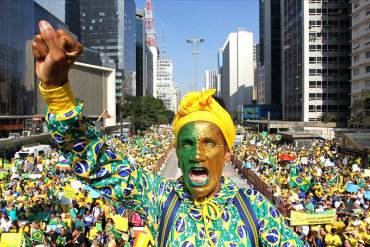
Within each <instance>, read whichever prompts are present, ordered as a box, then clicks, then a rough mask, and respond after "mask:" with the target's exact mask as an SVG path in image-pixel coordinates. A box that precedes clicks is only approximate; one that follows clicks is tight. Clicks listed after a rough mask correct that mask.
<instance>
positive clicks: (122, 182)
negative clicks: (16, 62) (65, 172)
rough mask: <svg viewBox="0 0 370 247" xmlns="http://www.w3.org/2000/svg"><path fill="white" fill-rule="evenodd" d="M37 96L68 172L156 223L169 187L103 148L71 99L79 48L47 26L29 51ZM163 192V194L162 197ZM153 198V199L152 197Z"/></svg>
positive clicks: (101, 140) (43, 24)
mask: <svg viewBox="0 0 370 247" xmlns="http://www.w3.org/2000/svg"><path fill="white" fill-rule="evenodd" d="M32 48H33V54H34V56H35V58H36V73H37V75H38V77H39V78H40V80H41V83H40V92H41V94H42V95H43V97H44V99H45V101H46V103H47V105H48V112H47V114H46V117H45V118H46V121H47V123H48V128H49V131H50V132H51V136H52V138H53V139H54V141H55V142H56V143H57V145H58V148H59V149H60V150H61V152H63V154H64V156H65V157H66V159H67V160H68V161H69V162H70V165H71V168H72V171H73V172H74V174H76V176H77V177H78V178H79V179H80V180H82V181H83V182H84V183H86V184H89V185H90V186H92V187H93V188H95V189H98V190H100V191H101V192H102V193H103V194H105V195H107V196H109V197H111V198H113V199H116V200H119V201H120V202H122V203H123V204H125V205H126V207H128V208H131V209H134V210H136V211H138V212H139V213H141V214H142V215H144V216H147V217H148V218H149V221H150V218H153V219H154V218H155V217H154V215H155V214H158V209H159V208H160V206H159V205H160V203H161V202H162V201H163V200H164V199H163V198H162V197H163V196H164V195H163V194H164V190H160V187H163V186H165V185H167V181H166V180H164V179H162V178H160V177H159V176H156V175H154V174H151V173H146V172H144V171H143V170H142V169H140V168H136V167H133V166H132V165H130V163H129V162H128V160H127V159H125V158H123V157H120V156H119V155H118V154H116V153H115V152H114V150H112V149H111V148H109V147H108V145H107V144H106V140H105V137H104V135H103V134H102V133H101V132H100V131H99V130H98V129H96V128H95V127H94V126H93V124H92V123H91V122H90V121H88V120H87V119H85V118H84V117H83V115H82V110H83V104H82V102H81V101H79V100H76V99H75V97H74V96H73V93H72V90H71V87H70V83H69V81H68V71H69V70H70V68H71V66H72V65H73V63H74V61H75V60H76V58H77V56H78V55H79V54H81V52H82V46H81V44H80V43H78V42H77V41H76V40H74V39H73V38H72V37H71V36H70V35H68V34H67V33H66V32H64V31H62V30H57V31H55V30H54V29H53V28H52V27H51V26H50V24H49V23H48V22H46V21H41V22H40V34H38V35H36V36H35V39H34V43H33V45H32ZM160 191H162V194H161V193H160ZM154 195H155V196H154Z"/></svg>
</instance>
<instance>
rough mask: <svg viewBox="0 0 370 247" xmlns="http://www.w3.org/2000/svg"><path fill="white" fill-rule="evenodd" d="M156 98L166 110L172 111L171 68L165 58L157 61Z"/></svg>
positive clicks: (169, 61) (167, 59)
mask: <svg viewBox="0 0 370 247" xmlns="http://www.w3.org/2000/svg"><path fill="white" fill-rule="evenodd" d="M157 80H158V83H157V98H158V99H161V100H162V101H163V103H164V105H165V107H166V108H167V109H168V110H172V107H173V104H172V97H173V91H174V85H173V66H172V61H171V59H169V58H166V57H160V58H158V60H157Z"/></svg>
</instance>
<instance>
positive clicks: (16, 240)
mask: <svg viewBox="0 0 370 247" xmlns="http://www.w3.org/2000/svg"><path fill="white" fill-rule="evenodd" d="M21 245H22V235H21V234H19V233H2V234H1V241H0V247H19V246H21Z"/></svg>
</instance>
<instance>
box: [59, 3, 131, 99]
mask: <svg viewBox="0 0 370 247" xmlns="http://www.w3.org/2000/svg"><path fill="white" fill-rule="evenodd" d="M65 1H66V6H65V7H66V8H65V17H66V24H67V25H68V26H69V28H70V30H72V31H73V32H74V33H76V34H79V35H80V41H81V43H82V44H83V45H84V46H87V47H91V48H93V49H97V50H99V52H100V53H101V54H102V55H103V56H104V57H106V58H107V60H108V61H106V60H105V59H103V61H102V62H103V65H105V64H106V63H107V62H108V63H113V64H114V66H115V67H114V68H115V70H116V98H117V103H118V102H120V101H121V97H122V95H135V94H136V49H135V48H136V43H135V31H136V5H135V1H134V0H65Z"/></svg>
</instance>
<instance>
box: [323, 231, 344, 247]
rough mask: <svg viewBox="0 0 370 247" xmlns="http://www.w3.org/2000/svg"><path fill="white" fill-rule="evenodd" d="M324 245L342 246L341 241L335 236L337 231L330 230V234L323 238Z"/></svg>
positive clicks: (331, 246) (329, 246)
mask: <svg viewBox="0 0 370 247" xmlns="http://www.w3.org/2000/svg"><path fill="white" fill-rule="evenodd" d="M325 244H326V246H327V247H339V246H342V240H341V239H340V237H339V235H338V234H337V229H335V228H332V229H331V230H330V233H328V234H326V236H325Z"/></svg>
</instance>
